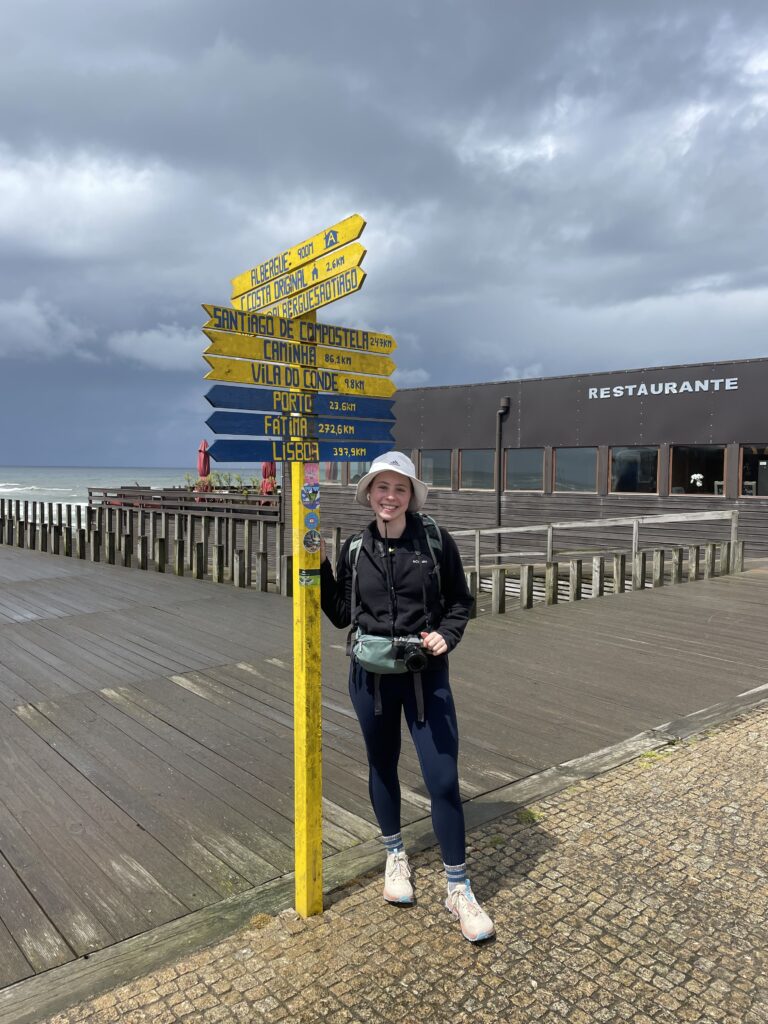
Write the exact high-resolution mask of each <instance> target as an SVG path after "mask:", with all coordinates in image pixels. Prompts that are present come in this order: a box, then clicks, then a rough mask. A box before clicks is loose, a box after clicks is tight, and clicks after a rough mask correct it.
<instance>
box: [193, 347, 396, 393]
mask: <svg viewBox="0 0 768 1024" xmlns="http://www.w3.org/2000/svg"><path fill="white" fill-rule="evenodd" d="M203 358H204V359H205V361H206V363H208V365H209V366H210V367H211V369H210V370H209V371H208V373H206V375H205V379H206V380H223V381H228V382H230V383H233V384H256V385H258V386H259V387H268V388H301V389H302V390H304V391H325V392H329V393H331V394H334V395H361V396H362V397H363V398H389V396H390V395H393V394H394V393H395V391H397V388H396V387H395V385H394V384H393V383H392V381H391V380H388V379H387V378H386V377H360V376H358V375H357V374H354V373H337V372H336V371H334V370H319V369H316V368H315V367H309V366H283V365H282V364H281V363H257V362H254V361H253V360H251V359H227V358H223V357H220V356H203Z"/></svg>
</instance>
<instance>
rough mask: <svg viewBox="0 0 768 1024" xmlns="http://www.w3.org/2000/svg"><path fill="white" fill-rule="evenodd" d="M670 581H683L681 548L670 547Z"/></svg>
mask: <svg viewBox="0 0 768 1024" xmlns="http://www.w3.org/2000/svg"><path fill="white" fill-rule="evenodd" d="M669 581H670V583H682V582H683V549H682V548H672V570H671V574H670V579H669Z"/></svg>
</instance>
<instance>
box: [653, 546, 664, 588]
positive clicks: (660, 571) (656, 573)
mask: <svg viewBox="0 0 768 1024" xmlns="http://www.w3.org/2000/svg"><path fill="white" fill-rule="evenodd" d="M663 586H664V551H663V549H662V548H655V549H654V552H653V589H654V590H656V588H657V587H663Z"/></svg>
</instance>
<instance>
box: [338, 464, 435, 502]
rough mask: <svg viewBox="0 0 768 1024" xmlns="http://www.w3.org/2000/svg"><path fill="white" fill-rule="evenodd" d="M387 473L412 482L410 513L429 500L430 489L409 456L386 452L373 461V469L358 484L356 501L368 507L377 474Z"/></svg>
mask: <svg viewBox="0 0 768 1024" xmlns="http://www.w3.org/2000/svg"><path fill="white" fill-rule="evenodd" d="M386 472H393V473H399V474H400V475H401V476H404V477H407V478H408V479H409V480H410V481H411V486H412V487H413V494H412V495H411V500H410V502H409V503H408V511H409V512H418V510H419V509H420V508H421V507H422V506H423V504H424V502H425V501H426V500H427V493H428V490H429V488H428V487H427V485H426V484H425V483H424V481H423V480H419V478H418V477H417V476H416V467H415V466H414V464H413V463H412V462H411V460H410V459H409V458H408V456H407V455H403V453H402V452H385V453H384V455H379V456H378V458H376V459H374V460H373V462H372V463H371V468H370V469H369V470H368V472H367V473H366V474H365V476H364V477H361V478H360V481H359V482H358V485H357V490H356V491H355V501H358V502H359V503H360V504H361V505H367V504H368V501H367V496H368V488H369V487H370V485H371V481H372V480H373V478H374V477H375V476H376V474H377V473H386Z"/></svg>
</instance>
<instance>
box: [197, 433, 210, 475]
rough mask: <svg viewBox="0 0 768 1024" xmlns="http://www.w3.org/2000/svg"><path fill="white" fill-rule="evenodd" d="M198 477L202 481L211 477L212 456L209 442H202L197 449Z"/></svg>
mask: <svg viewBox="0 0 768 1024" xmlns="http://www.w3.org/2000/svg"><path fill="white" fill-rule="evenodd" d="M197 475H198V476H199V477H200V479H201V480H202V479H205V477H207V476H210V475H211V456H210V455H209V454H208V442H207V441H201V442H200V447H199V448H198V449H197Z"/></svg>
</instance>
